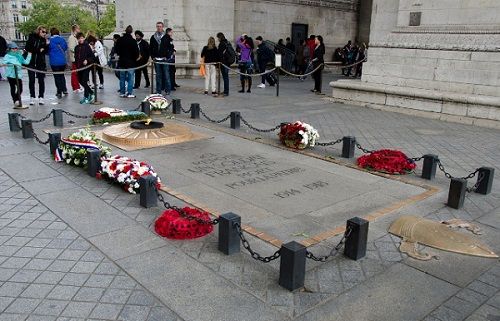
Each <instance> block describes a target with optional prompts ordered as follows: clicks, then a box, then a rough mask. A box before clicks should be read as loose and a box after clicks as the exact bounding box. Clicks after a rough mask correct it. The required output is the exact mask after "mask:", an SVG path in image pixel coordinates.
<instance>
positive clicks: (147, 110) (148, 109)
mask: <svg viewBox="0 0 500 321" xmlns="http://www.w3.org/2000/svg"><path fill="white" fill-rule="evenodd" d="M141 111H142V112H143V113H145V114H146V115H148V116H151V105H150V104H149V102H148V101H143V102H141Z"/></svg>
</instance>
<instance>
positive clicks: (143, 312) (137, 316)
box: [118, 305, 151, 321]
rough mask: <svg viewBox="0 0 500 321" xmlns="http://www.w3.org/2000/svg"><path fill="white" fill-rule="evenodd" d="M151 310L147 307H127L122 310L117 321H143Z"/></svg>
mask: <svg viewBox="0 0 500 321" xmlns="http://www.w3.org/2000/svg"><path fill="white" fill-rule="evenodd" d="M150 310H151V308H150V307H148V306H135V305H127V306H125V307H124V308H123V310H122V312H121V313H120V316H119V317H118V319H119V320H123V321H145V320H146V319H147V318H148V315H149V312H150Z"/></svg>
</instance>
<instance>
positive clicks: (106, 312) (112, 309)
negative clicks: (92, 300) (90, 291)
mask: <svg viewBox="0 0 500 321" xmlns="http://www.w3.org/2000/svg"><path fill="white" fill-rule="evenodd" d="M122 308H123V305H117V304H108V303H99V304H97V306H96V307H95V308H94V310H93V311H92V314H91V315H90V317H91V318H99V319H112V320H114V319H116V318H117V317H118V314H119V313H120V311H121V310H122Z"/></svg>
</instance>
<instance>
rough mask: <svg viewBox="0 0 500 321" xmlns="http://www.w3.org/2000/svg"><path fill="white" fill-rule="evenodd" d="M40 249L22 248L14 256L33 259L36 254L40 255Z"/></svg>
mask: <svg viewBox="0 0 500 321" xmlns="http://www.w3.org/2000/svg"><path fill="white" fill-rule="evenodd" d="M41 250H42V249H41V248H36V247H27V246H24V247H22V248H21V249H20V250H19V251H17V252H16V253H15V254H14V256H17V257H27V258H33V257H35V256H36V255H37V254H38V253H40V251H41Z"/></svg>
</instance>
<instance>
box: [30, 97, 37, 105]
mask: <svg viewBox="0 0 500 321" xmlns="http://www.w3.org/2000/svg"><path fill="white" fill-rule="evenodd" d="M35 102H36V98H33V97H32V98H30V106H33V105H34V104H35Z"/></svg>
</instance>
